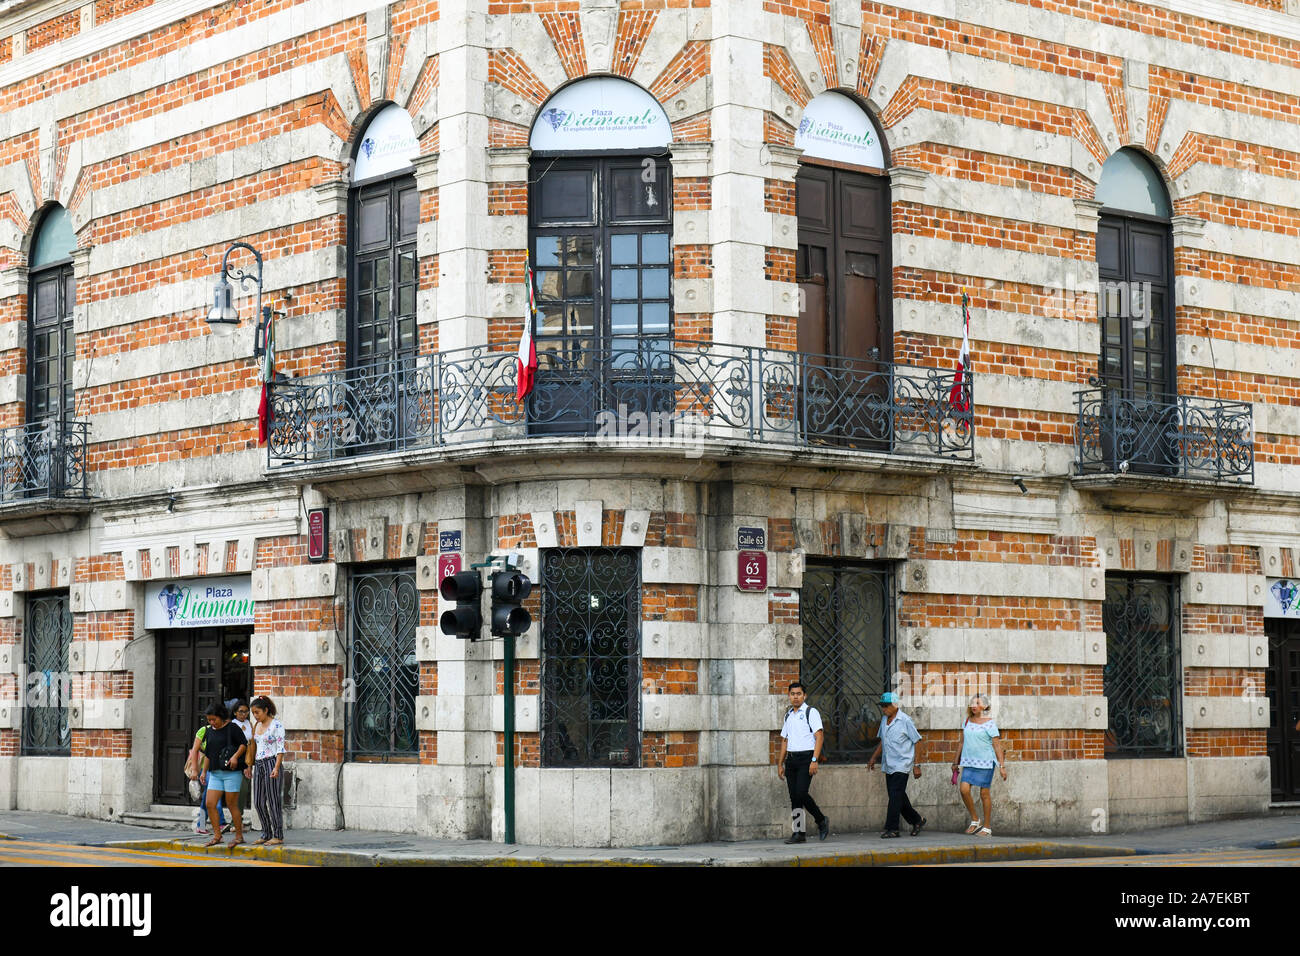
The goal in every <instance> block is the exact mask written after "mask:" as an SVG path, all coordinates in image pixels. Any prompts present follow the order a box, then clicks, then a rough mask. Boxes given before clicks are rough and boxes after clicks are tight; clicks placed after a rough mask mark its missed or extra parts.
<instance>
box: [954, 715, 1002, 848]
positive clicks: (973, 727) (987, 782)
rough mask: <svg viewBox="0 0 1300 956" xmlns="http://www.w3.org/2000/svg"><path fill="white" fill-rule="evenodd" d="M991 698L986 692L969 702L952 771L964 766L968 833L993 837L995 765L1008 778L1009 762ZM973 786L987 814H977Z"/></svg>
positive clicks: (962, 769)
mask: <svg viewBox="0 0 1300 956" xmlns="http://www.w3.org/2000/svg"><path fill="white" fill-rule="evenodd" d="M991 710H992V708H991V707H989V699H988V698H987V697H985V696H984V695H983V694H976V695H975V696H974V697H972V698H971V699H970V703H969V704H967V705H966V722H965V723H964V724H962V728H961V729H962V741H961V751H960V752H959V754H958V756H957V760H956V762H955V763H953V765H952V769H953V772H954V773H955V772H956V771H957V769H958V768H959V767H960V768H961V799H962V802H963V803H965V804H966V812H967V813H969V814H970V826H968V827H967V828H966V832H967V833H968V834H972V835H974V834H979V835H980V836H992V835H993V831H992V830H990V829H989V821H990V819H991V818H992V816H993V795H992V793H991V792H990V791H989V787H990V786H991V785H992V783H993V768H994V767H997V768H998V769H999V770H1000V771H1001V772H1002V779H1003V780H1006V779H1007V767H1006V762H1005V761H1004V760H1003V758H1002V737H1001V735H1000V734H999V733H998V725H997V724H996V723H995V722H994V720H993V717H992V716H991V714H990V711H991ZM971 787H978V788H979V791H980V803H982V804H983V807H984V817H983V819H982V820H981V819H979V818H977V817H976V816H975V798H974V797H973V796H971V792H970V790H971Z"/></svg>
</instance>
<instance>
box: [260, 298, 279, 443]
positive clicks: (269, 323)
mask: <svg viewBox="0 0 1300 956" xmlns="http://www.w3.org/2000/svg"><path fill="white" fill-rule="evenodd" d="M267 312H268V315H267V317H266V352H265V354H264V355H263V356H262V397H261V399H260V400H259V401H258V403H257V443H258V445H265V444H266V439H267V436H268V435H269V434H270V433H271V396H270V394H269V393H270V386H271V379H272V378H274V377H275V310H274V309H268V310H267Z"/></svg>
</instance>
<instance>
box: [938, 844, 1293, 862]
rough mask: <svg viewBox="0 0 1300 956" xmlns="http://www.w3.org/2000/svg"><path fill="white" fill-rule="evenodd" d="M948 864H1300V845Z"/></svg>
mask: <svg viewBox="0 0 1300 956" xmlns="http://www.w3.org/2000/svg"><path fill="white" fill-rule="evenodd" d="M947 865H948V866H981V867H983V866H1300V848H1295V847H1290V848H1286V849H1278V850H1242V849H1222V850H1197V851H1195V852H1189V853H1148V854H1142V855H1141V856H1094V857H1088V858H1086V859H1078V860H1022V861H1020V862H1018V863H950V864H947Z"/></svg>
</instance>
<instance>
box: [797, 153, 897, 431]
mask: <svg viewBox="0 0 1300 956" xmlns="http://www.w3.org/2000/svg"><path fill="white" fill-rule="evenodd" d="M795 186H796V207H797V212H798V217H799V247H798V252H797V255H796V258H795V278H796V281H797V282H798V283H799V305H800V308H799V326H798V333H797V336H796V345H797V348H798V350H799V352H800V354H801V356H802V358H801V364H802V369H803V375H802V394H801V409H800V412H801V415H802V417H803V426H804V429H805V431H806V432H807V433H808V435H809V437H810V438H814V439H817V440H824V441H838V442H843V443H846V444H852V445H855V446H861V445H864V444H865V445H873V444H876V443H881V442H886V443H887V442H888V441H889V439H890V436H891V430H892V411H891V409H890V396H889V374H888V365H887V363H888V362H890V361H891V359H892V347H891V342H892V334H891V329H890V328H889V315H890V303H889V282H888V281H887V279H888V275H889V183H888V180H886V179H884V178H883V177H879V176H869V175H866V174H864V173H855V172H850V171H848V170H841V169H830V168H827V167H821V166H801V167H800V169H799V175H798V177H797V178H796V181H795Z"/></svg>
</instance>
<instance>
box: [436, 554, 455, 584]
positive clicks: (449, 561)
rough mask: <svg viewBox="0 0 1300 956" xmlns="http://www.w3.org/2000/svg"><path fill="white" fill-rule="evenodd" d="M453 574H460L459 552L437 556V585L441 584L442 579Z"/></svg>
mask: <svg viewBox="0 0 1300 956" xmlns="http://www.w3.org/2000/svg"><path fill="white" fill-rule="evenodd" d="M453 574H460V552H459V551H455V552H452V553H451V554H440V555H438V583H439V584H442V579H443V578H449V577H451V576H452V575H453Z"/></svg>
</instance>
